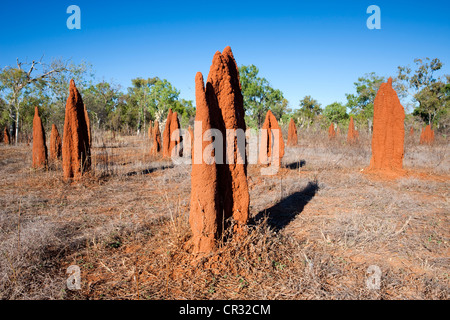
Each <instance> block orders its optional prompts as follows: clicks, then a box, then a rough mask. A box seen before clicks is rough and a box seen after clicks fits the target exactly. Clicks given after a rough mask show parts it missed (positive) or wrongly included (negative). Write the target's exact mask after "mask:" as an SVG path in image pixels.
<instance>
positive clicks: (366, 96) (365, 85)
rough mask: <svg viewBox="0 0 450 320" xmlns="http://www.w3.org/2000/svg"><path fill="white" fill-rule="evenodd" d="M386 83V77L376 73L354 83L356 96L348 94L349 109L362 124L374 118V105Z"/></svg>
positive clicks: (360, 78) (368, 74) (366, 75)
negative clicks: (383, 84)
mask: <svg viewBox="0 0 450 320" xmlns="http://www.w3.org/2000/svg"><path fill="white" fill-rule="evenodd" d="M383 82H386V80H385V78H384V77H380V76H378V75H377V74H376V73H375V72H371V73H367V74H365V75H364V76H362V77H359V78H358V81H357V82H355V83H354V85H355V88H356V94H346V95H345V96H346V98H347V108H349V109H350V112H351V113H352V114H353V115H354V118H355V119H358V120H359V121H360V122H362V123H366V122H367V120H368V119H372V118H373V103H374V101H375V96H376V95H377V92H378V89H379V88H380V85H381V84H382V83H383Z"/></svg>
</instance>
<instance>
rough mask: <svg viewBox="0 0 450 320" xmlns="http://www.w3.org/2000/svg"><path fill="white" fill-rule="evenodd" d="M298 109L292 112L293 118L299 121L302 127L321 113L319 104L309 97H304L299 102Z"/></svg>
mask: <svg viewBox="0 0 450 320" xmlns="http://www.w3.org/2000/svg"><path fill="white" fill-rule="evenodd" d="M299 106H300V108H299V109H298V110H297V111H295V112H294V115H295V117H297V118H298V119H299V122H300V123H301V124H302V125H305V124H306V125H309V124H311V123H312V122H313V121H314V119H315V117H317V116H318V115H319V114H321V113H322V109H321V108H320V103H319V102H317V100H315V99H313V98H312V97H311V96H305V97H304V98H303V99H301V100H300V103H299Z"/></svg>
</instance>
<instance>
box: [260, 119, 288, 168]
mask: <svg viewBox="0 0 450 320" xmlns="http://www.w3.org/2000/svg"><path fill="white" fill-rule="evenodd" d="M277 135H278V140H275V139H276V138H277ZM276 149H278V159H277V157H273V151H274V150H276ZM283 156H284V141H283V134H282V133H281V128H280V126H279V125H278V121H277V118H275V116H274V115H273V113H272V111H270V110H269V111H267V114H266V119H265V120H264V123H263V126H262V131H261V145H260V147H259V162H260V163H261V164H270V163H272V162H273V161H276V163H277V165H278V166H279V165H280V163H281V159H282V158H283Z"/></svg>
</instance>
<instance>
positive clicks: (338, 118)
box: [323, 102, 349, 123]
mask: <svg viewBox="0 0 450 320" xmlns="http://www.w3.org/2000/svg"><path fill="white" fill-rule="evenodd" d="M323 115H324V116H325V118H327V120H328V121H329V122H332V123H340V122H343V121H344V120H347V119H348V117H349V115H348V113H347V107H346V106H345V105H343V104H342V103H340V102H333V103H332V104H329V105H327V106H326V107H325V109H324V110H323Z"/></svg>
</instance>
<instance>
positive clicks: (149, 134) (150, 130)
mask: <svg viewBox="0 0 450 320" xmlns="http://www.w3.org/2000/svg"><path fill="white" fill-rule="evenodd" d="M152 134H153V122H152V120H150V122H149V123H148V139H149V140H151V139H152Z"/></svg>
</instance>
